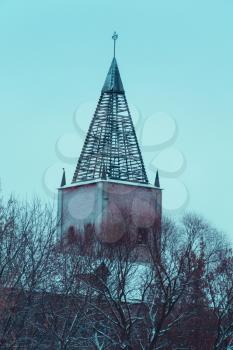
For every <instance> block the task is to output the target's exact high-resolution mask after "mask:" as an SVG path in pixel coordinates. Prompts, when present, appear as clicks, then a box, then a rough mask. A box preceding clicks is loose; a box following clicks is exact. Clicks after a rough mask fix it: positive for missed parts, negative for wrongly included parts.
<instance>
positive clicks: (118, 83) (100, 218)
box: [58, 33, 162, 245]
mask: <svg viewBox="0 0 233 350" xmlns="http://www.w3.org/2000/svg"><path fill="white" fill-rule="evenodd" d="M117 37H118V36H117V34H116V33H114V35H113V37H112V38H113V40H114V56H113V60H112V62H111V66H110V68H109V71H108V74H107V77H106V79H105V82H104V85H103V88H102V90H101V94H100V98H99V101H98V104H97V107H96V110H95V113H94V116H93V119H92V121H91V124H90V126H89V129H88V132H87V136H86V139H85V142H84V145H83V148H82V151H81V154H80V157H79V160H78V163H77V166H76V169H75V172H74V176H73V180H72V183H71V184H68V185H67V184H66V178H65V172H63V177H62V182H61V186H60V188H59V189H58V192H59V193H58V213H59V220H60V230H61V234H62V235H63V234H66V233H67V232H75V231H80V232H81V231H83V230H84V227H86V226H87V225H92V227H94V228H95V234H96V236H97V238H98V239H99V240H100V241H102V242H104V243H109V244H113V243H114V244H116V243H117V242H124V241H126V240H130V241H133V242H135V243H138V244H139V245H141V244H145V243H146V242H147V240H148V238H149V237H150V236H151V235H152V234H155V232H156V231H157V232H158V229H159V227H160V221H161V201H162V194H161V189H160V184H159V176H158V173H157V174H156V179H155V182H154V185H151V184H150V183H149V181H148V178H147V174H146V170H145V166H144V163H143V159H142V154H141V151H140V147H139V144H138V140H137V136H136V133H135V129H134V126H133V122H132V119H131V115H130V111H129V107H128V103H127V100H126V95H125V90H124V87H123V84H122V80H121V76H120V72H119V69H118V65H117V61H116V57H115V45H116V40H117Z"/></svg>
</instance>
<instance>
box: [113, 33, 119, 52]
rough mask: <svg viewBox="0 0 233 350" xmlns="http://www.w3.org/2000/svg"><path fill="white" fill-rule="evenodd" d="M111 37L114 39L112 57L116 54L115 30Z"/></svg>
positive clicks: (116, 37)
mask: <svg viewBox="0 0 233 350" xmlns="http://www.w3.org/2000/svg"><path fill="white" fill-rule="evenodd" d="M112 39H113V40H114V49H113V57H114V58H115V56H116V41H117V39H118V34H117V33H116V32H114V33H113V36H112Z"/></svg>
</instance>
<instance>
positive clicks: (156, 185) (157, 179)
mask: <svg viewBox="0 0 233 350" xmlns="http://www.w3.org/2000/svg"><path fill="white" fill-rule="evenodd" d="M155 187H158V188H159V187H160V181H159V172H158V170H157V171H156V176H155Z"/></svg>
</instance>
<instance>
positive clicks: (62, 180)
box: [61, 168, 66, 187]
mask: <svg viewBox="0 0 233 350" xmlns="http://www.w3.org/2000/svg"><path fill="white" fill-rule="evenodd" d="M62 170H63V174H62V179H61V187H63V186H65V185H66V172H65V169H64V168H62Z"/></svg>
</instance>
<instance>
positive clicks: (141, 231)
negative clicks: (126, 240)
mask: <svg viewBox="0 0 233 350" xmlns="http://www.w3.org/2000/svg"><path fill="white" fill-rule="evenodd" d="M147 241H148V228H145V227H139V228H138V233H137V243H138V244H146V243H147Z"/></svg>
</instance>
